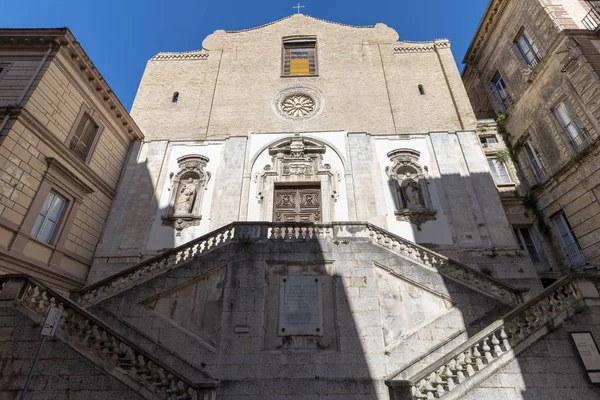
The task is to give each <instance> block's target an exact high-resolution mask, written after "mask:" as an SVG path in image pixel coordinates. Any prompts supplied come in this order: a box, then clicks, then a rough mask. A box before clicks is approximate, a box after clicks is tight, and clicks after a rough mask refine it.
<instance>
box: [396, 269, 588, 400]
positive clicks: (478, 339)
mask: <svg viewBox="0 0 600 400" xmlns="http://www.w3.org/2000/svg"><path fill="white" fill-rule="evenodd" d="M580 299H581V295H580V293H579V291H578V289H577V286H576V285H575V283H574V282H573V279H572V277H570V276H569V277H566V278H564V279H562V280H561V281H559V282H557V283H555V284H554V285H552V286H551V287H549V288H548V289H547V290H546V291H544V292H543V293H542V294H540V295H538V296H537V297H535V298H533V299H531V300H529V301H528V302H526V303H524V304H522V305H521V306H519V307H517V308H516V309H514V310H513V311H511V312H510V313H508V314H507V315H505V316H504V317H503V318H502V319H500V320H498V321H496V322H495V323H493V324H491V325H490V326H488V327H487V328H485V329H483V330H482V331H480V332H479V333H477V334H476V335H475V336H473V337H471V338H469V339H468V340H467V341H466V342H465V343H463V344H462V345H460V346H459V347H457V348H456V349H454V350H453V351H452V352H450V353H449V354H447V355H445V356H444V357H442V358H440V359H439V360H438V361H436V362H434V363H432V364H431V365H429V366H428V367H427V368H425V369H423V370H422V371H420V372H419V373H417V374H416V375H415V376H413V377H412V378H410V379H409V380H394V379H392V380H391V381H389V382H388V385H389V386H391V387H392V388H394V389H393V390H394V392H395V396H396V397H394V398H395V399H399V400H400V399H401V400H416V399H438V398H442V397H444V396H446V395H448V394H449V393H453V392H452V391H453V390H454V389H455V388H457V387H459V386H460V385H463V384H465V382H467V381H469V380H472V379H474V377H476V376H477V375H478V374H480V373H481V372H482V371H485V370H486V369H492V368H493V366H495V367H496V368H493V369H494V370H496V369H497V368H499V367H500V366H502V365H504V363H505V362H507V361H508V360H510V359H511V358H512V357H514V355H515V348H516V347H517V346H519V345H522V344H524V343H525V342H526V341H527V340H528V339H530V338H532V337H533V335H534V334H535V333H536V332H538V331H540V330H541V329H542V328H544V327H546V328H547V329H553V328H554V326H555V324H556V322H557V319H558V318H559V317H561V316H562V317H564V313H565V311H567V309H569V308H570V307H572V306H574V305H575V303H576V302H578V301H579V300H580ZM558 322H560V321H558ZM529 344H531V343H529ZM500 359H503V360H504V362H501V361H500ZM486 376H487V375H486ZM461 393H462V392H461ZM460 395H462V394H460ZM460 395H459V396H460ZM453 398H454V397H453ZM456 398H459V397H456Z"/></svg>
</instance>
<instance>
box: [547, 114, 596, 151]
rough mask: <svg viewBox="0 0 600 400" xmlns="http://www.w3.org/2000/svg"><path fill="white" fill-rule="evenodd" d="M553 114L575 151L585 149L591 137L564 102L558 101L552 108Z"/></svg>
mask: <svg viewBox="0 0 600 400" xmlns="http://www.w3.org/2000/svg"><path fill="white" fill-rule="evenodd" d="M554 115H555V116H556V119H557V120H558V122H560V124H561V126H562V128H563V131H564V132H565V134H566V135H567V138H568V139H569V142H570V143H571V145H572V146H573V149H574V150H575V151H576V152H577V153H579V152H580V151H582V150H583V149H585V148H586V147H587V146H588V145H589V144H590V143H591V137H590V135H589V134H588V132H587V130H585V129H582V128H580V127H579V125H578V124H577V122H575V119H574V118H573V116H572V114H571V112H570V111H569V109H568V108H567V106H566V104H565V103H564V102H560V103H559V104H558V105H557V106H556V107H555V108H554Z"/></svg>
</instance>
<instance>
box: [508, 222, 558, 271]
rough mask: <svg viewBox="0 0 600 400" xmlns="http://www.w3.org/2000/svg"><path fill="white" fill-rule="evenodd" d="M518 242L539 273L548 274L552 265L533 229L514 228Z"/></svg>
mask: <svg viewBox="0 0 600 400" xmlns="http://www.w3.org/2000/svg"><path fill="white" fill-rule="evenodd" d="M513 231H514V233H515V236H516V237H517V242H518V243H519V247H520V248H521V250H522V251H526V252H527V254H529V258H530V259H531V262H532V263H533V265H534V266H535V267H536V269H537V270H538V272H547V271H549V270H550V263H549V262H548V259H547V258H546V256H545V255H544V252H543V250H542V245H541V244H540V241H539V239H538V237H537V234H536V233H535V231H534V230H533V228H532V227H527V228H514V229H513Z"/></svg>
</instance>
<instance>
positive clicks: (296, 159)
mask: <svg viewBox="0 0 600 400" xmlns="http://www.w3.org/2000/svg"><path fill="white" fill-rule="evenodd" d="M268 151H269V155H270V156H271V160H272V163H271V164H268V165H265V166H264V168H263V170H262V172H260V173H257V174H256V175H255V176H254V181H255V182H256V184H257V186H258V188H257V196H256V197H257V200H258V202H259V204H261V211H260V213H261V215H260V217H261V220H264V221H269V220H273V221H274V222H283V221H277V218H276V217H275V216H274V215H273V208H274V201H273V200H274V193H275V187H276V186H278V185H284V186H285V185H288V186H289V185H300V186H302V185H311V186H312V185H318V186H319V188H320V196H321V198H320V202H319V204H320V205H321V207H322V215H321V216H320V217H321V218H320V220H321V221H322V222H329V221H332V220H333V215H334V206H335V202H336V201H337V199H338V197H339V182H340V181H341V176H342V175H341V173H340V172H339V171H333V170H332V168H331V165H329V164H324V163H323V155H324V154H325V152H326V151H327V148H326V146H325V145H324V144H322V143H320V142H318V141H317V140H315V139H309V138H303V137H301V136H300V135H298V134H296V135H294V136H293V137H291V138H289V139H286V140H284V141H282V142H279V143H278V144H276V145H274V146H271V147H269V149H268Z"/></svg>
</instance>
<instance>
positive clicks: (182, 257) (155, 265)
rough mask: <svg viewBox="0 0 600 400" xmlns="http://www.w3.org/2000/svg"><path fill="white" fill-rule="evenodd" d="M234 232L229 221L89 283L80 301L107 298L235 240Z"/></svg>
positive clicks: (80, 295)
mask: <svg viewBox="0 0 600 400" xmlns="http://www.w3.org/2000/svg"><path fill="white" fill-rule="evenodd" d="M234 234H235V226H234V224H229V225H226V226H224V227H222V228H220V229H217V230H216V231H213V232H210V233H209V234H207V235H204V236H201V237H199V238H198V239H194V240H192V241H190V242H188V243H185V244H184V245H182V246H179V247H177V248H175V249H172V250H169V251H167V252H165V253H162V254H160V255H158V256H156V257H153V258H150V259H148V260H146V261H143V262H141V263H139V264H137V265H135V266H133V267H131V268H128V269H126V270H125V271H123V272H120V273H117V274H115V275H112V276H110V277H108V278H106V279H102V280H100V281H98V282H96V283H93V284H92V285H89V286H86V287H85V288H83V289H82V290H81V291H80V292H79V293H78V297H77V302H78V303H79V304H80V305H82V306H84V307H85V306H86V305H88V304H93V303H96V302H98V301H101V300H103V299H106V298H108V297H110V296H112V295H114V294H116V293H119V292H121V291H123V290H125V289H127V288H129V287H131V286H133V285H136V284H139V283H141V282H144V281H146V280H148V279H150V278H153V277H155V276H157V275H159V274H161V273H163V272H165V271H168V270H170V269H173V268H175V267H177V266H179V265H180V264H182V263H184V262H187V261H190V260H193V259H196V258H198V257H200V256H201V255H203V254H205V253H208V252H209V251H211V250H214V249H216V248H218V247H221V246H223V245H224V244H227V243H229V242H231V241H232V239H233V236H234Z"/></svg>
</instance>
